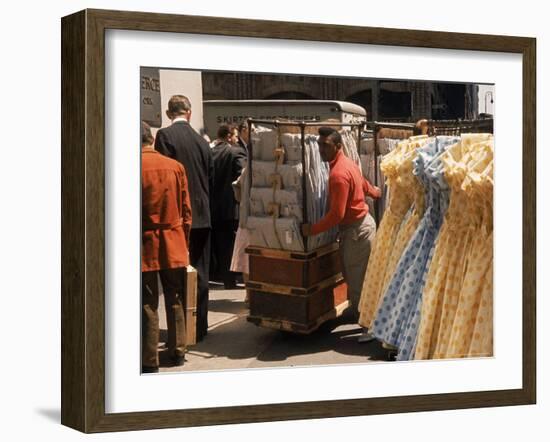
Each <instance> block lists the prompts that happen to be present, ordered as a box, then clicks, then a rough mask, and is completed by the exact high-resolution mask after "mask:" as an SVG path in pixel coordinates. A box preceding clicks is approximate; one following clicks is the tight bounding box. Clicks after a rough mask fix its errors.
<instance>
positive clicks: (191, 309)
mask: <svg viewBox="0 0 550 442" xmlns="http://www.w3.org/2000/svg"><path fill="white" fill-rule="evenodd" d="M185 329H186V330H185V331H186V333H185V340H186V343H187V345H193V344H196V343H197V271H196V270H195V269H194V268H193V267H191V266H187V287H186V306H185Z"/></svg>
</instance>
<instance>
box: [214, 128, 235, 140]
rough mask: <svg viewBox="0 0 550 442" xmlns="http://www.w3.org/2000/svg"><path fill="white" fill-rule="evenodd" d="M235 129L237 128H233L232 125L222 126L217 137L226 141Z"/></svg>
mask: <svg viewBox="0 0 550 442" xmlns="http://www.w3.org/2000/svg"><path fill="white" fill-rule="evenodd" d="M235 129H236V127H235V126H231V125H230V124H222V125H221V126H220V127H218V133H217V136H218V138H219V139H220V140H225V139H226V138H227V136H228V135H230V134H231V133H232V132H233V131H234V130H235Z"/></svg>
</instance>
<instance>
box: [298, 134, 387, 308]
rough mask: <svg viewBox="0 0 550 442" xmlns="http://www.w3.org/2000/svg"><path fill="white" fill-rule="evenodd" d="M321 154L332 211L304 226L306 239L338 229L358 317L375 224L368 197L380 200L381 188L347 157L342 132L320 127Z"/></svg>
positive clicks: (350, 295) (349, 295)
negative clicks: (327, 171)
mask: <svg viewBox="0 0 550 442" xmlns="http://www.w3.org/2000/svg"><path fill="white" fill-rule="evenodd" d="M318 143H319V153H320V155H321V159H322V160H323V161H326V162H328V163H329V166H330V174H329V182H328V198H329V211H328V212H327V214H326V215H325V216H324V217H323V218H321V220H319V222H318V223H316V224H313V225H312V224H302V234H303V235H304V236H309V235H317V234H318V233H321V232H325V231H327V230H329V229H330V228H332V227H334V226H338V229H339V236H340V257H341V262H342V273H343V275H344V279H345V281H346V283H347V285H348V297H349V301H350V304H351V307H352V312H353V314H354V315H356V312H357V307H358V305H359V298H360V296H361V289H362V287H363V280H364V279H365V272H366V270H367V264H368V261H369V255H370V251H371V245H372V241H374V236H375V234H376V223H375V222H374V219H373V218H372V216H371V215H370V214H369V207H368V206H367V204H366V203H365V195H368V196H371V197H373V198H379V197H380V189H379V188H378V187H376V186H373V185H372V184H371V183H369V182H368V181H367V180H366V179H365V178H364V177H363V176H362V175H361V171H360V170H359V167H357V165H356V164H355V163H354V162H353V161H352V160H350V159H349V158H348V157H346V156H345V155H344V152H343V149H342V148H343V141H342V136H341V135H340V133H339V132H338V131H337V130H336V129H333V128H331V127H321V128H319V141H318Z"/></svg>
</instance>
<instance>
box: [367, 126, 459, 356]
mask: <svg viewBox="0 0 550 442" xmlns="http://www.w3.org/2000/svg"><path fill="white" fill-rule="evenodd" d="M458 141H459V138H458V137H446V136H440V137H436V138H434V139H433V140H432V141H430V142H429V143H428V144H426V145H425V146H423V147H422V148H420V149H418V156H417V157H416V159H415V160H414V162H415V164H414V166H415V167H414V171H413V173H414V174H415V175H416V176H417V177H418V179H419V180H420V182H421V183H422V185H423V186H424V192H425V196H426V210H425V212H424V216H423V218H422V219H421V221H420V223H419V225H418V227H417V229H416V231H415V233H414V235H413V236H412V237H411V240H410V241H409V243H408V245H407V247H406V248H405V250H404V252H403V255H402V256H401V258H400V260H399V262H398V264H397V267H396V270H395V273H394V275H393V277H392V279H391V281H390V283H389V285H388V288H387V290H386V293H385V294H384V297H383V300H382V302H381V303H380V306H379V308H378V312H377V314H376V317H375V320H374V327H373V330H372V332H373V334H374V336H375V337H376V338H378V339H379V340H381V341H383V342H386V343H388V344H390V345H393V346H395V347H397V348H398V354H397V359H398V360H409V359H413V358H414V349H415V343H416V335H417V332H418V327H419V324H420V312H421V310H422V291H423V288H424V284H425V275H426V273H427V270H428V268H429V264H430V260H431V256H432V254H433V248H434V244H435V242H436V239H437V236H438V234H439V229H440V227H441V224H442V223H443V216H444V215H445V211H446V210H447V207H448V205H449V193H450V188H449V185H448V184H447V182H446V181H445V175H444V173H443V163H442V161H441V158H440V157H441V154H442V153H443V152H445V150H446V149H447V148H448V147H449V146H451V145H452V144H455V143H456V142H458Z"/></svg>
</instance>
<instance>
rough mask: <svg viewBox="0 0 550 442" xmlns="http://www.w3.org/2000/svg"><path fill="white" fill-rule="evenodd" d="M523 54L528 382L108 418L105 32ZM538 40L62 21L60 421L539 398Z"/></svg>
mask: <svg viewBox="0 0 550 442" xmlns="http://www.w3.org/2000/svg"><path fill="white" fill-rule="evenodd" d="M107 29H122V30H139V31H155V32H158V31H162V32H174V33H183V32H185V33H195V34H211V35H222V36H239V37H261V38H273V39H292V40H304V41H319V42H326V41H331V42H342V43H358V44H374V45H390V46H405V47H418V48H440V49H458V50H475V51H494V52H505V53H515V54H521V56H522V65H523V109H519V110H518V114H520V112H521V111H522V115H523V118H522V128H523V146H522V149H523V165H522V167H523V169H522V170H523V280H522V285H523V294H522V304H523V313H522V314H523V317H522V320H523V329H522V334H523V335H522V337H523V341H522V342H523V354H522V368H523V374H522V376H523V382H522V387H521V388H518V389H513V390H498V391H475V392H465V393H461V392H458V393H445V394H430V395H416V396H400V397H381V398H364V399H349V400H330V401H319V402H298V403H284V404H271V405H253V406H231V407H220V408H201V409H181V410H170V411H147V412H135V413H115V414H109V413H106V412H105V389H106V386H105V339H106V336H105V297H104V293H105V268H104V262H105V144H104V140H105V30H107ZM535 91H536V40H535V39H534V38H525V37H510V36H496V35H474V34H459V33H446V32H432V31H417V30H404V29H384V28H367V27H355V26H339V25H326V24H311V23H290V22H288V23H287V22H271V21H263V20H262V21H260V20H237V19H226V18H215V17H198V16H184V15H168V14H151V13H140V12H121V11H104V10H85V11H81V12H78V13H75V14H73V15H70V16H67V17H64V18H63V19H62V275H61V276H62V315H61V316H62V339H61V345H62V409H61V421H62V424H64V425H67V426H69V427H72V428H75V429H78V430H80V431H83V432H103V431H121V430H141V429H151V428H169V427H184V426H198V425H213V424H229V423H244V422H262V421H279V420H289V419H310V418H326V417H338V416H356V415H367V414H383V413H402V412H411V411H429V410H445V409H460V408H472V407H492V406H506V405H520V404H533V403H535V400H536V334H535V333H536V300H535V295H536V99H535Z"/></svg>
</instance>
